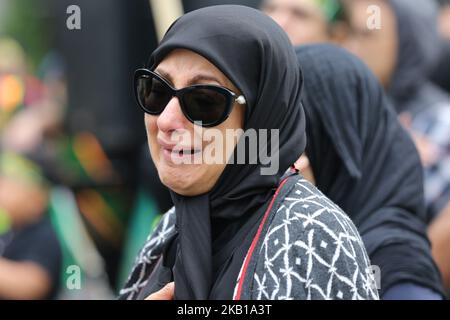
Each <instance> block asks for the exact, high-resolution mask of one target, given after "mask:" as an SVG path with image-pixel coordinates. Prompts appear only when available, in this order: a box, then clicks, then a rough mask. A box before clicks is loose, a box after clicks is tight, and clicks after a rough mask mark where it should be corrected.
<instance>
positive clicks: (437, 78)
mask: <svg viewBox="0 0 450 320" xmlns="http://www.w3.org/2000/svg"><path fill="white" fill-rule="evenodd" d="M439 3H440V5H441V7H440V13H439V33H440V35H441V41H442V49H441V55H440V59H439V62H438V63H437V64H436V66H435V67H434V69H433V72H432V73H431V76H430V79H431V80H432V81H433V82H434V83H436V84H437V85H438V86H440V87H441V88H442V89H444V90H446V91H447V93H450V63H449V57H450V0H440V1H439Z"/></svg>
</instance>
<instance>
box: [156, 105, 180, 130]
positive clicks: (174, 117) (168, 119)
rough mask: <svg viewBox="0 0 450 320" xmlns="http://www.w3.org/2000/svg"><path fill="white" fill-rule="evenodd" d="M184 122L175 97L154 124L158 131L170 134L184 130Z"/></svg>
mask: <svg viewBox="0 0 450 320" xmlns="http://www.w3.org/2000/svg"><path fill="white" fill-rule="evenodd" d="M186 121H187V119H186V118H185V116H184V115H183V112H182V111H181V105H180V100H178V98H177V97H173V98H172V100H170V101H169V103H168V104H167V106H166V107H165V108H164V111H163V112H162V113H161V114H160V115H159V116H158V120H157V121H156V124H157V126H158V129H159V130H161V131H163V132H172V131H176V130H180V129H186Z"/></svg>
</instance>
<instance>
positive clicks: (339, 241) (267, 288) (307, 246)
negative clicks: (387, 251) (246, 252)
mask: <svg viewBox="0 0 450 320" xmlns="http://www.w3.org/2000/svg"><path fill="white" fill-rule="evenodd" d="M294 179H296V181H295V184H294V185H293V186H292V185H291V187H290V190H289V191H288V193H287V194H285V196H284V198H283V199H282V200H281V202H280V203H279V205H278V206H277V207H276V208H275V210H276V213H275V215H274V217H273V219H272V221H271V222H270V225H269V228H268V230H267V233H266V234H265V236H264V241H263V243H262V248H261V250H260V252H261V255H262V256H261V260H260V262H263V263H258V265H259V266H257V267H256V270H255V275H254V280H255V281H256V282H255V283H256V284H257V285H256V288H261V286H260V284H261V283H262V282H264V286H263V288H264V290H263V291H261V292H258V297H259V298H264V297H265V298H268V299H377V298H378V294H377V292H376V289H374V288H373V287H371V284H372V282H371V281H372V278H370V277H371V273H370V270H369V267H370V262H369V259H368V257H367V253H366V251H365V248H364V245H363V242H362V240H361V238H360V236H359V234H358V231H357V230H356V228H355V226H354V225H353V223H352V221H351V220H350V219H349V218H348V217H347V215H346V214H345V213H344V212H343V211H342V210H341V209H340V208H339V207H338V206H337V205H336V204H334V203H333V202H332V201H331V200H329V199H328V198H327V197H326V196H324V195H323V194H322V193H321V192H320V191H319V190H318V189H317V188H316V187H315V186H313V185H312V184H311V183H309V182H308V181H306V180H305V179H304V178H303V177H301V176H299V177H294ZM256 290H257V289H256Z"/></svg>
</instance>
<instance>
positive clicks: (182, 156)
mask: <svg viewBox="0 0 450 320" xmlns="http://www.w3.org/2000/svg"><path fill="white" fill-rule="evenodd" d="M158 143H159V145H160V147H161V150H162V155H163V157H164V159H165V160H166V161H168V162H175V163H186V162H187V161H189V160H192V163H193V160H195V158H196V157H198V155H201V153H202V150H201V149H196V148H193V147H189V146H186V147H184V146H177V145H174V144H171V143H167V142H164V141H160V140H158ZM188 163H189V162H188Z"/></svg>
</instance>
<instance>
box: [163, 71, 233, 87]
mask: <svg viewBox="0 0 450 320" xmlns="http://www.w3.org/2000/svg"><path fill="white" fill-rule="evenodd" d="M155 72H156V73H157V74H159V75H160V76H161V77H163V78H164V79H166V80H167V81H168V82H169V83H170V84H172V85H173V77H172V76H171V75H170V74H169V73H168V72H166V71H164V70H162V69H158V68H156V69H155ZM205 81H207V82H215V83H216V84H218V85H221V86H226V85H225V83H224V82H223V81H221V80H220V79H219V78H217V77H215V76H214V75H210V74H206V73H199V74H197V75H195V76H193V77H192V78H191V79H189V81H188V83H187V84H186V85H187V86H191V85H195V84H199V83H201V82H205Z"/></svg>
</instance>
